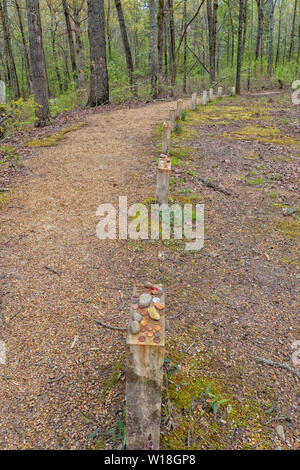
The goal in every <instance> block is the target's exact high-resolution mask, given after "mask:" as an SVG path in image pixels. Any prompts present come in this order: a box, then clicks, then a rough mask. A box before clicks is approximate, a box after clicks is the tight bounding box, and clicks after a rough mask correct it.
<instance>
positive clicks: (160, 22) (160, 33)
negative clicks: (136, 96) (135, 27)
mask: <svg viewBox="0 0 300 470" xmlns="http://www.w3.org/2000/svg"><path fill="white" fill-rule="evenodd" d="M163 50H164V0H158V13H157V51H158V95H159V96H161V94H162V88H161V86H162V81H163Z"/></svg>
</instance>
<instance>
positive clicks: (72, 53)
mask: <svg viewBox="0 0 300 470" xmlns="http://www.w3.org/2000/svg"><path fill="white" fill-rule="evenodd" d="M62 6H63V11H64V16H65V21H66V27H67V35H68V43H69V49H70V58H71V67H72V72H73V75H74V77H75V79H76V78H77V67H76V59H75V47H74V39H73V33H72V27H71V20H70V10H69V5H68V2H67V0H62Z"/></svg>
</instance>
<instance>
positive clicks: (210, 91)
mask: <svg viewBox="0 0 300 470" xmlns="http://www.w3.org/2000/svg"><path fill="white" fill-rule="evenodd" d="M213 99H214V89H213V88H210V89H209V98H208V101H212V100H213Z"/></svg>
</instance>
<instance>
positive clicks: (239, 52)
mask: <svg viewBox="0 0 300 470" xmlns="http://www.w3.org/2000/svg"><path fill="white" fill-rule="evenodd" d="M244 1H245V0H239V33H238V50H237V64H236V82H235V88H236V93H237V95H239V94H240V93H241V68H242V53H243V14H244Z"/></svg>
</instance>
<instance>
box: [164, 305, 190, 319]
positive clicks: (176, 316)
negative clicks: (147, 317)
mask: <svg viewBox="0 0 300 470" xmlns="http://www.w3.org/2000/svg"><path fill="white" fill-rule="evenodd" d="M185 311H186V309H185V308H184V309H183V310H181V312H179V313H178V314H177V315H174V316H173V317H166V319H167V320H175V319H176V318H178V317H180V315H182V314H183V312H185Z"/></svg>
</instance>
